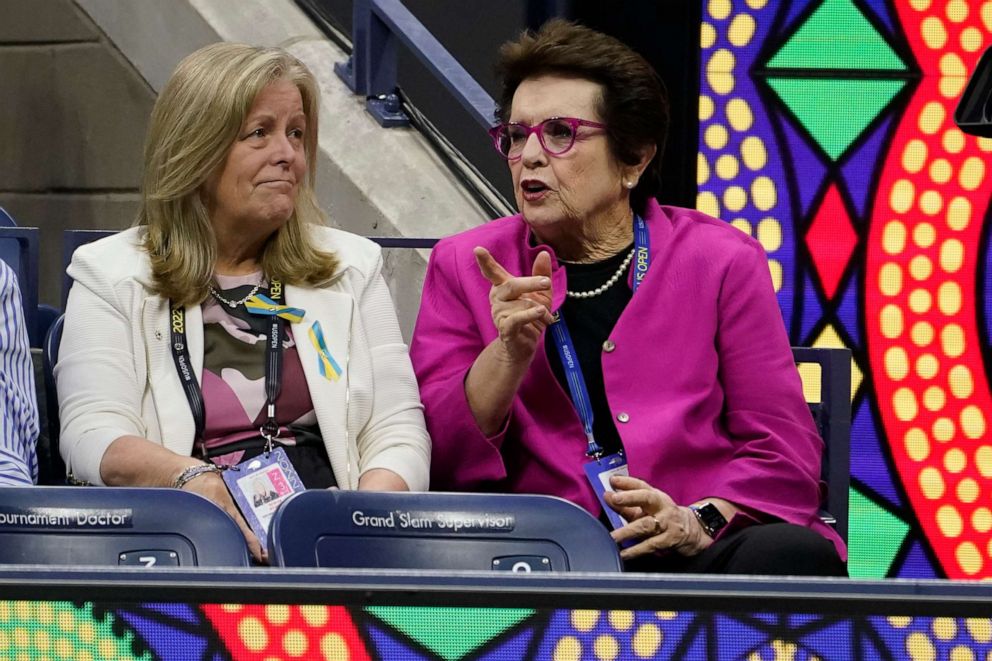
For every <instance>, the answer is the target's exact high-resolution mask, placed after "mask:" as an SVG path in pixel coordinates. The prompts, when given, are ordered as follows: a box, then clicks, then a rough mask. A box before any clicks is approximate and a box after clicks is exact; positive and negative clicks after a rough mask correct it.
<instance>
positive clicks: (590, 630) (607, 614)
mask: <svg viewBox="0 0 992 661" xmlns="http://www.w3.org/2000/svg"><path fill="white" fill-rule="evenodd" d="M679 617H683V616H682V615H681V614H680V613H677V612H671V611H658V612H650V611H626V610H614V611H602V612H601V611H588V610H584V611H579V610H573V611H572V612H571V613H570V616H569V624H570V625H571V629H572V631H571V632H570V633H569V634H568V635H565V636H563V637H561V638H560V639H558V640H557V641H556V642H555V644H554V647H553V651H552V658H554V659H591V660H594V661H614V660H616V659H657V658H667V657H666V656H665V655H664V654H663V648H664V643H665V629H666V628H669V627H671V626H672V620H675V619H677V618H679ZM674 640H675V639H673V642H674ZM671 652H672V650H668V652H667V653H668V654H671Z"/></svg>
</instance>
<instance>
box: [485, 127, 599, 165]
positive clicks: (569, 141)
mask: <svg viewBox="0 0 992 661" xmlns="http://www.w3.org/2000/svg"><path fill="white" fill-rule="evenodd" d="M580 126H588V127H590V128H594V129H605V128H606V124H600V123H599V122H590V121H588V120H585V119H577V118H575V117H551V118H549V119H546V120H544V121H543V122H541V123H540V124H538V125H537V126H528V125H527V124H522V123H520V122H511V123H509V124H500V125H498V126H494V127H492V128H491V129H489V135H491V136H492V138H493V145H494V146H495V147H496V151H498V152H499V153H500V154H502V156H503V158H505V159H507V160H510V161H515V160H517V159H518V158H520V156H521V154H523V151H524V145H526V144H527V139H528V138H530V135H531V133H536V134H537V139H538V140H539V141H540V142H541V147H542V148H543V149H544V151H546V152H548V153H549V154H551V155H552V156H561V155H562V154H564V153H565V152H567V151H568V150H569V149H571V148H572V146H573V145H574V144H575V139H576V137H577V135H578V132H579V127H580Z"/></svg>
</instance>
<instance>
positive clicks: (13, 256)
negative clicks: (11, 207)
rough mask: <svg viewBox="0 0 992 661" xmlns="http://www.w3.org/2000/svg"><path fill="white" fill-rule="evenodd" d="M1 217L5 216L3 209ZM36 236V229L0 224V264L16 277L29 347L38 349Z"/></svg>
mask: <svg viewBox="0 0 992 661" xmlns="http://www.w3.org/2000/svg"><path fill="white" fill-rule="evenodd" d="M0 215H2V216H7V214H6V212H5V211H3V209H2V208H0ZM7 217H8V218H9V216H7ZM38 237H39V233H38V228H37V227H13V226H4V225H3V224H2V223H0V261H3V262H5V263H6V264H7V265H8V266H9V267H10V268H11V269H12V270H13V271H14V273H15V274H17V284H18V287H19V288H20V290H21V307H22V309H23V310H24V325H25V327H26V328H27V332H28V340H29V341H30V344H31V346H32V347H38V346H41V341H42V339H43V338H42V337H41V336H40V335H39V332H40V331H39V326H38V250H39V247H38V246H39V242H38Z"/></svg>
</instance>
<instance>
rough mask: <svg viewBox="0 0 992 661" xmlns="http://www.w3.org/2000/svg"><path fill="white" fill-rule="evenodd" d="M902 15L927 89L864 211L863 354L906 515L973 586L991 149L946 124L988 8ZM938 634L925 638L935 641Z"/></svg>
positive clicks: (982, 518)
mask: <svg viewBox="0 0 992 661" xmlns="http://www.w3.org/2000/svg"><path fill="white" fill-rule="evenodd" d="M907 4H908V6H909V7H910V9H907V10H906V11H915V12H920V13H921V14H924V13H925V15H920V16H919V18H918V19H917V20H918V22H917V23H915V24H907V29H910V30H913V29H918V33H917V34H916V35H911V36H912V37H914V38H915V39H916V42H915V43H916V44H917V45H916V46H914V47H915V48H918V49H920V50H919V52H918V56H919V61H920V62H921V66H922V67H923V68H924V70H925V75H924V77H923V82H922V84H921V86H920V88H918V89H917V92H916V96H915V97H914V98H915V100H914V101H913V102H911V103H910V105H909V107H908V108H907V111H906V114H905V116H904V119H903V122H904V124H903V129H904V131H903V132H902V133H901V134H900V135H905V138H900V140H899V142H898V143H895V144H893V145H892V148H893V152H892V154H893V158H891V159H890V160H889V163H888V164H887V167H886V170H885V171H884V172H883V175H882V178H881V180H880V186H879V190H878V194H877V198H876V200H877V202H876V208H875V209H874V210H873V213H874V216H873V218H872V225H871V233H872V235H871V236H870V237H869V242H868V243H869V246H878V249H874V250H873V249H872V248H869V256H868V260H867V264H868V269H867V273H866V286H867V291H866V293H865V300H866V308H867V309H866V317H867V325H868V327H869V332H872V331H875V332H877V333H878V336H879V338H880V342H876V343H870V346H869V352H870V361H871V363H872V365H873V366H875V369H874V370H873V374H874V377H875V379H876V388H877V392H878V393H879V395H880V397H879V402H880V407H881V408H882V409H883V418H884V421H885V426H886V430H887V433H888V435H889V438H890V439H892V449H893V454H894V458H895V459H896V463H897V466H898V468H899V470H900V472H901V473H902V478H903V480H904V482H905V483H906V484H907V485H915V487H916V488H918V490H919V493H920V494H921V495H922V497H923V498H924V499H926V500H927V501H929V506H925V505H923V504H922V503H914V505H915V507H916V509H917V512H918V513H919V516H920V519H921V522H922V524H923V527H924V529H925V530H926V531H927V535H928V537H930V539H931V542H932V543H933V544H934V545H935V547H937V549H938V550H941V549H943V548H946V549H947V553H945V554H944V555H941V562H942V564H943V565H944V567H945V569H946V570H947V571H948V573H949V574H950V575H952V576H960V577H974V576H979V575H981V574H982V572H986V573H987V572H989V571H992V549H990V548H989V544H988V543H987V540H986V539H985V538H981V537H979V536H980V535H987V533H988V532H989V531H990V530H992V512H990V510H989V507H988V504H989V502H990V500H992V448H989V447H988V446H985V445H982V443H983V442H984V440H985V437H986V435H987V433H988V429H989V420H988V417H989V415H992V405H990V404H989V402H990V393H989V391H988V384H987V383H986V381H985V379H984V374H983V373H982V372H981V371H976V369H975V366H976V365H982V364H983V359H982V356H981V346H980V344H981V342H980V338H979V337H978V336H977V334H976V332H975V331H976V323H975V320H976V309H975V305H976V303H975V300H974V292H975V291H976V287H975V282H974V278H975V275H976V271H977V266H978V259H979V255H978V254H976V253H977V246H979V245H980V232H981V225H982V222H983V216H984V213H985V210H986V208H987V205H988V193H987V183H986V180H987V179H988V176H989V174H990V167H992V158H990V150H992V141H990V140H986V139H977V138H972V137H969V136H966V135H965V134H963V133H962V132H961V131H960V130H959V129H958V128H957V127H956V126H955V124H954V121H953V113H954V109H955V106H956V104H957V102H958V99H959V98H960V95H961V92H962V90H963V86H964V84H965V83H966V82H967V78H968V75H969V72H970V70H971V69H973V68H974V66H975V63H976V62H977V54H978V53H980V52H981V51H982V50H984V49H985V48H986V47H987V46H988V45H989V43H990V42H992V2H989V1H976V2H967V1H966V0H946V1H944V2H936V1H931V0H907ZM976 13H980V16H981V19H982V23H981V28H982V29H979V27H976V25H977V24H976V23H974V21H975V14H976ZM966 21H971V22H972V24H970V25H965V22H966ZM928 51H929V52H928ZM907 131H908V134H907ZM913 132H915V135H913ZM938 555H940V553H938ZM945 625H946V623H941V626H945ZM935 626H936V625H935ZM940 631H945V630H944V629H941V630H940ZM940 631H937V630H936V629H935V630H934V631H933V632H932V633H933V634H934V636H935V637H937V638H938V639H941V640H944V639H943V638H941V637H940ZM907 652H908V653H909V654H910V657H911V658H914V659H924V658H932V657H933V655H934V654H935V652H934V648H933V646H932V642H931V641H929V638H928V637H927V636H924V635H922V634H921V635H920V636H918V637H917V638H914V639H913V644H910V639H909V638H908V639H907ZM962 654H963V652H962Z"/></svg>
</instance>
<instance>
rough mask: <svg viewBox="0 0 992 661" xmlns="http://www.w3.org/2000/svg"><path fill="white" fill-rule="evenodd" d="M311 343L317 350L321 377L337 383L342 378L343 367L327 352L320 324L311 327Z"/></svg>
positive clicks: (316, 323) (314, 323)
mask: <svg viewBox="0 0 992 661" xmlns="http://www.w3.org/2000/svg"><path fill="white" fill-rule="evenodd" d="M309 335H310V342H311V343H312V344H313V348H314V349H316V350H317V366H318V367H319V368H320V375H321V376H322V377H324V378H325V379H328V380H329V381H337V380H338V379H340V378H341V373H342V370H341V366H340V365H338V362H337V361H336V360H334V356H332V355H331V352H330V351H328V350H327V344H326V343H325V342H324V331H323V329H321V327H320V322H319V321H315V322H313V325H312V326H310V332H309Z"/></svg>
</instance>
